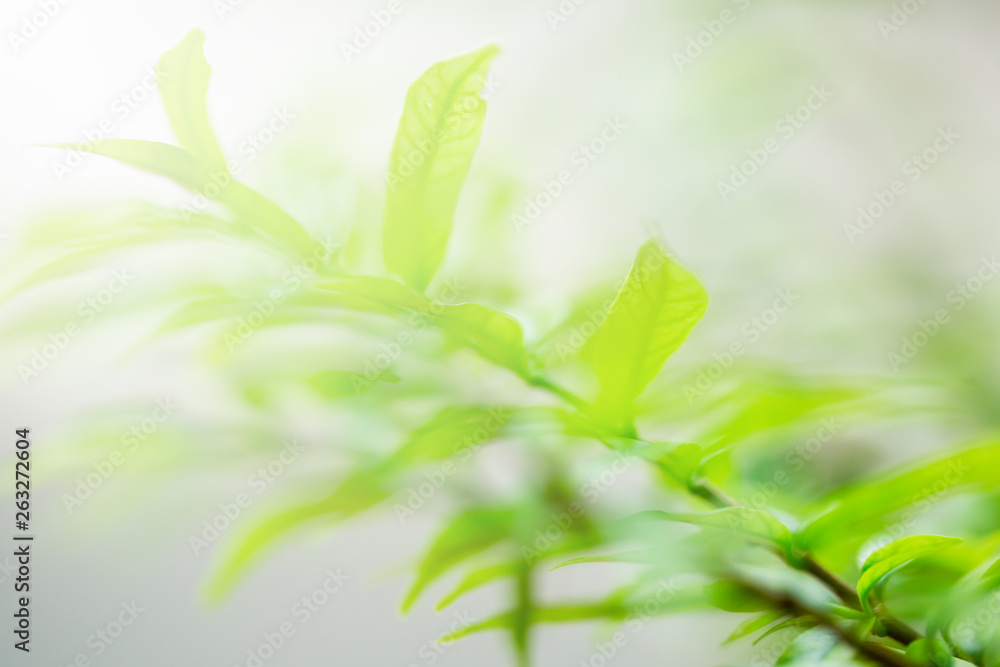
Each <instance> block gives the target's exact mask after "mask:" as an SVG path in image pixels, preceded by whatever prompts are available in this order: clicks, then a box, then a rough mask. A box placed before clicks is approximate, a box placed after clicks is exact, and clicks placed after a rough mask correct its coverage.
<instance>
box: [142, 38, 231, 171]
mask: <svg viewBox="0 0 1000 667" xmlns="http://www.w3.org/2000/svg"><path fill="white" fill-rule="evenodd" d="M204 42H205V34H204V33H203V32H202V31H200V30H192V31H191V32H190V33H189V34H188V36H187V37H185V38H184V40H183V41H182V42H181V43H180V44H178V45H177V46H175V47H174V48H172V49H171V50H169V51H167V52H166V53H164V54H163V56H162V57H161V58H160V62H159V63H157V65H156V78H157V82H158V85H159V87H160V94H161V95H162V96H163V106H164V107H165V108H166V110H167V117H168V118H169V119H170V126H171V127H172V128H173V130H174V134H175V135H176V136H177V140H178V141H179V142H180V144H181V146H182V147H183V148H185V149H186V150H187V151H188V152H189V153H191V154H192V155H194V156H196V157H198V158H199V159H200V160H201V161H202V162H204V163H205V165H206V166H208V167H209V168H210V169H212V170H215V171H219V172H228V168H227V166H226V159H225V158H224V157H223V155H222V150H221V149H220V148H219V143H218V141H216V139H215V133H213V132H212V126H211V125H210V124H209V122H208V109H207V105H206V101H205V98H206V95H207V93H208V80H209V77H210V76H211V75H212V68H211V67H210V66H209V64H208V61H206V60H205V54H204V52H203V50H202V49H203V45H204Z"/></svg>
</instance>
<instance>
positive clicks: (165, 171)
mask: <svg viewBox="0 0 1000 667" xmlns="http://www.w3.org/2000/svg"><path fill="white" fill-rule="evenodd" d="M53 147H54V148H65V149H68V150H76V151H81V152H86V153H94V154H96V155H103V156H105V157H109V158H112V159H114V160H118V161H119V162H123V163H125V164H127V165H130V166H132V167H135V168H137V169H142V170H144V171H148V172H151V173H154V174H159V175H161V176H166V177H167V178H169V179H171V180H172V181H174V182H176V183H178V184H179V185H182V186H184V187H185V188H188V189H189V190H192V191H193V192H195V193H197V194H199V195H201V196H202V197H205V199H206V200H209V199H214V200H216V201H218V202H220V203H221V204H223V205H224V206H226V207H227V208H229V209H230V210H231V211H233V213H235V214H236V215H237V216H239V218H240V220H241V221H242V222H244V223H245V224H248V225H250V226H251V227H253V228H255V229H258V230H260V231H262V232H264V233H265V234H267V235H268V236H270V237H272V238H274V239H277V240H279V241H283V242H285V243H287V244H288V245H289V246H290V247H291V248H293V249H295V250H296V251H297V252H298V253H299V254H300V255H302V256H303V257H310V256H311V257H314V258H316V257H315V256H316V254H317V250H318V249H319V246H318V245H317V244H316V242H315V241H313V240H312V238H311V237H310V236H309V234H308V233H307V232H306V230H305V229H303V228H302V226H301V225H299V223H298V222H296V221H295V220H294V219H293V218H292V217H291V216H290V215H288V214H287V213H285V212H284V211H283V210H282V209H281V208H279V207H278V206H277V205H275V204H274V203H273V202H271V201H270V200H268V199H267V198H265V197H264V196H263V195H261V194H259V193H257V192H255V191H254V190H251V189H250V188H248V187H247V186H245V185H243V184H242V183H239V182H237V181H235V180H233V179H232V177H231V176H229V175H228V174H220V173H215V172H212V171H211V170H210V169H209V168H208V167H207V166H206V165H205V164H204V163H202V162H201V161H200V160H198V159H197V158H196V157H195V156H194V155H192V154H191V153H189V152H187V151H186V150H184V149H183V148H178V147H177V146H171V145H170V144H163V143H159V142H156V141H144V140H139V139H102V140H100V141H95V142H90V143H80V144H57V145H55V146H53Z"/></svg>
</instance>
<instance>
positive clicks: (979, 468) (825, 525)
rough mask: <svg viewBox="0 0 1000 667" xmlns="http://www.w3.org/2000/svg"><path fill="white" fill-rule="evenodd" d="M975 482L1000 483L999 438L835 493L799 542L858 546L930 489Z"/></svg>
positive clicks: (814, 546) (806, 546) (812, 545)
mask: <svg viewBox="0 0 1000 667" xmlns="http://www.w3.org/2000/svg"><path fill="white" fill-rule="evenodd" d="M971 485H989V486H992V487H996V486H997V485H1000V444H998V443H997V442H996V441H990V442H987V443H985V444H982V445H979V446H975V447H970V448H965V449H963V450H960V451H957V452H950V453H948V455H946V456H937V457H934V458H932V459H930V460H927V461H920V462H916V463H913V464H910V465H908V466H906V467H904V468H901V469H897V470H893V471H890V472H887V473H884V474H882V475H879V476H878V477H875V478H873V479H870V480H865V481H863V482H861V483H860V484H858V485H856V486H854V487H853V488H850V489H847V490H845V491H842V492H840V493H837V494H835V495H833V496H832V497H831V498H830V499H829V500H828V501H827V502H828V504H829V509H827V511H825V512H824V513H823V514H822V515H820V516H819V517H818V518H816V519H814V520H813V521H812V523H810V524H808V525H807V526H806V527H805V528H804V529H803V530H802V532H801V533H800V535H799V539H800V546H802V548H803V549H807V550H809V551H814V550H816V549H818V548H820V547H824V546H826V545H828V544H829V545H838V544H842V543H844V542H849V543H851V544H852V545H853V548H854V549H856V548H857V547H858V546H859V545H860V543H861V542H863V541H864V540H866V539H868V538H869V537H871V536H872V535H874V534H876V533H877V532H879V531H881V530H884V529H885V521H884V520H883V517H885V516H887V515H889V514H891V513H893V512H895V511H898V510H900V509H903V508H905V507H908V506H910V505H914V504H916V503H919V502H920V501H923V500H925V499H926V498H927V494H928V489H941V493H942V494H947V493H949V492H954V491H958V490H959V489H961V488H963V487H968V486H971ZM845 538H847V539H845Z"/></svg>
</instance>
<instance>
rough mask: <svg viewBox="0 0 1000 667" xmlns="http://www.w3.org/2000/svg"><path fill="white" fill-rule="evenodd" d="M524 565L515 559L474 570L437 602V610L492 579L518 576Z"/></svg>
mask: <svg viewBox="0 0 1000 667" xmlns="http://www.w3.org/2000/svg"><path fill="white" fill-rule="evenodd" d="M522 565H523V564H522V563H521V561H514V562H511V563H502V564H501V565H493V566H491V567H484V568H481V569H478V570H473V571H472V572H470V573H469V574H468V575H466V577H465V579H463V580H462V581H461V582H460V583H459V584H458V585H457V586H455V588H453V589H452V590H451V591H450V592H449V593H448V594H447V595H445V596H444V597H443V598H441V600H440V601H439V602H438V603H437V610H438V611H441V610H442V609H444V608H445V607H447V606H448V605H450V604H451V603H452V602H454V601H455V600H457V599H458V598H460V597H462V596H463V595H465V594H466V593H469V592H470V591H474V590H476V589H477V588H479V587H481V586H485V585H486V584H488V583H490V582H491V581H496V580H497V579H502V578H504V577H513V576H516V575H517V573H518V571H519V570H520V569H521V567H522Z"/></svg>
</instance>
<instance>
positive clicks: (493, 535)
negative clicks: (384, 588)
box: [403, 509, 514, 611]
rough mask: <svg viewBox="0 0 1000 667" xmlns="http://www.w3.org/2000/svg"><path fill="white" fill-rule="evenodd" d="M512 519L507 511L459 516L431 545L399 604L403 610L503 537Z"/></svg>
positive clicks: (470, 511) (498, 510)
mask: <svg viewBox="0 0 1000 667" xmlns="http://www.w3.org/2000/svg"><path fill="white" fill-rule="evenodd" d="M513 516H514V515H513V513H512V512H511V511H510V510H507V509H473V510H469V511H468V512H465V513H464V514H460V515H459V516H458V517H457V518H456V519H455V520H454V521H452V522H451V524H450V525H449V526H448V527H447V528H445V529H444V531H443V532H442V533H441V534H440V535H438V538H437V539H436V540H435V541H434V544H433V545H431V548H430V550H429V551H428V552H427V555H426V556H425V557H424V560H423V562H422V563H421V564H420V568H419V570H418V572H417V579H416V581H415V582H414V583H413V586H412V587H411V588H410V591H409V593H407V595H406V600H404V602H403V611H406V610H408V609H409V608H410V607H412V606H413V603H414V602H416V601H417V597H418V596H419V595H420V593H421V591H423V590H424V588H426V587H427V586H428V584H430V583H431V582H433V581H434V580H435V579H437V578H438V577H440V576H441V575H442V574H444V573H445V572H447V571H448V570H450V569H451V568H453V567H454V566H455V565H458V564H459V563H461V562H462V561H464V560H465V559H467V558H470V557H472V556H475V555H476V554H477V553H479V552H481V551H483V550H484V549H487V548H488V547H491V546H493V545H494V544H496V543H497V542H499V541H501V540H503V539H504V538H505V537H507V536H508V534H509V532H510V526H511V522H512V520H513Z"/></svg>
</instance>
